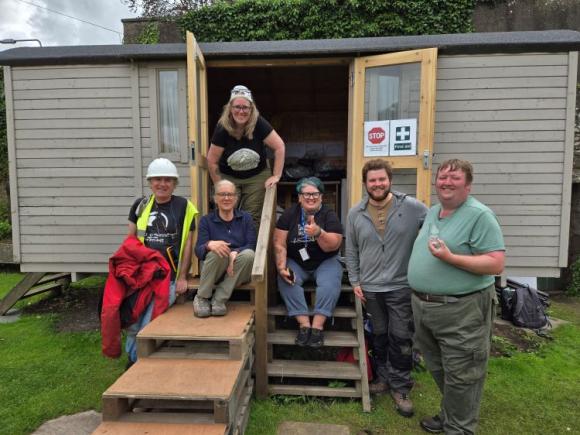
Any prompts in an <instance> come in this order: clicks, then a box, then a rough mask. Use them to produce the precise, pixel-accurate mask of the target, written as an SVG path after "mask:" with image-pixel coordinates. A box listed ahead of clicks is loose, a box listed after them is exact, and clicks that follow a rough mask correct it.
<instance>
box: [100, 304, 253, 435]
mask: <svg viewBox="0 0 580 435" xmlns="http://www.w3.org/2000/svg"><path fill="white" fill-rule="evenodd" d="M227 305H228V313H227V314H226V315H225V316H223V317H209V318H207V319H198V318H196V317H194V316H193V307H192V305H191V303H188V304H182V305H175V306H173V307H172V308H170V309H169V310H168V311H167V312H166V313H164V314H163V315H161V316H159V317H158V318H156V319H155V320H153V321H152V322H151V323H150V324H149V325H147V326H146V327H145V328H143V330H142V331H140V332H139V334H138V335H137V352H138V355H139V359H138V361H137V362H136V363H135V364H134V365H133V366H132V367H131V368H130V369H129V370H127V371H126V372H125V373H124V374H123V375H122V376H121V377H120V378H119V379H117V381H116V382H115V383H114V384H113V385H111V386H110V387H109V388H108V389H107V391H105V392H104V393H103V423H102V424H101V425H100V426H99V427H98V428H97V430H96V431H95V432H94V433H95V434H105V433H111V434H112V433H115V434H127V435H132V434H146V433H161V434H214V433H215V434H227V435H231V434H243V433H244V430H245V427H246V425H247V421H248V417H249V408H250V398H251V395H252V391H253V380H252V377H251V372H252V367H253V362H254V361H253V352H252V347H253V343H254V309H253V307H252V306H251V305H250V304H248V303H228V304H227Z"/></svg>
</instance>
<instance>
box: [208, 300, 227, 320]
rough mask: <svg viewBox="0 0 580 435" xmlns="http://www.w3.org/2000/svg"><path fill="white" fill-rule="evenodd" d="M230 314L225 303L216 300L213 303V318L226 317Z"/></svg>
mask: <svg viewBox="0 0 580 435" xmlns="http://www.w3.org/2000/svg"><path fill="white" fill-rule="evenodd" d="M227 312H228V309H227V308H226V304H225V302H220V301H216V300H215V299H214V300H212V301H211V315H212V316H225V315H226V313H227Z"/></svg>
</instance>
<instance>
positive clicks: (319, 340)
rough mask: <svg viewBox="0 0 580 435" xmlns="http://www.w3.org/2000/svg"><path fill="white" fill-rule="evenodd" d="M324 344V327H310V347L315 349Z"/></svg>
mask: <svg viewBox="0 0 580 435" xmlns="http://www.w3.org/2000/svg"><path fill="white" fill-rule="evenodd" d="M322 346H324V334H322V329H316V328H312V329H310V338H309V339H308V347H311V348H313V349H320V348H321V347H322Z"/></svg>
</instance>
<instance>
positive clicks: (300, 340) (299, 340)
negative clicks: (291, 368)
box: [294, 326, 310, 347]
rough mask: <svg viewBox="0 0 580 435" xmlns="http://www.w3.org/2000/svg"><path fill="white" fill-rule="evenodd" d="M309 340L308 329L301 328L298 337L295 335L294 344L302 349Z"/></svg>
mask: <svg viewBox="0 0 580 435" xmlns="http://www.w3.org/2000/svg"><path fill="white" fill-rule="evenodd" d="M309 338H310V328H307V327H305V326H303V327H301V328H300V329H299V330H298V335H296V339H295V340H294V343H295V344H296V345H297V346H300V347H304V346H306V345H307V344H308V339H309Z"/></svg>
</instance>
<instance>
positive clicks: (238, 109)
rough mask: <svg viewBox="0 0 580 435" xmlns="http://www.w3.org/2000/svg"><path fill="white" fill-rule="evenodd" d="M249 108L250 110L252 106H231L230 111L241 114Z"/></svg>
mask: <svg viewBox="0 0 580 435" xmlns="http://www.w3.org/2000/svg"><path fill="white" fill-rule="evenodd" d="M251 108H252V106H232V109H234V110H235V111H236V112H243V113H247V112H249V111H250V109H251Z"/></svg>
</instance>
